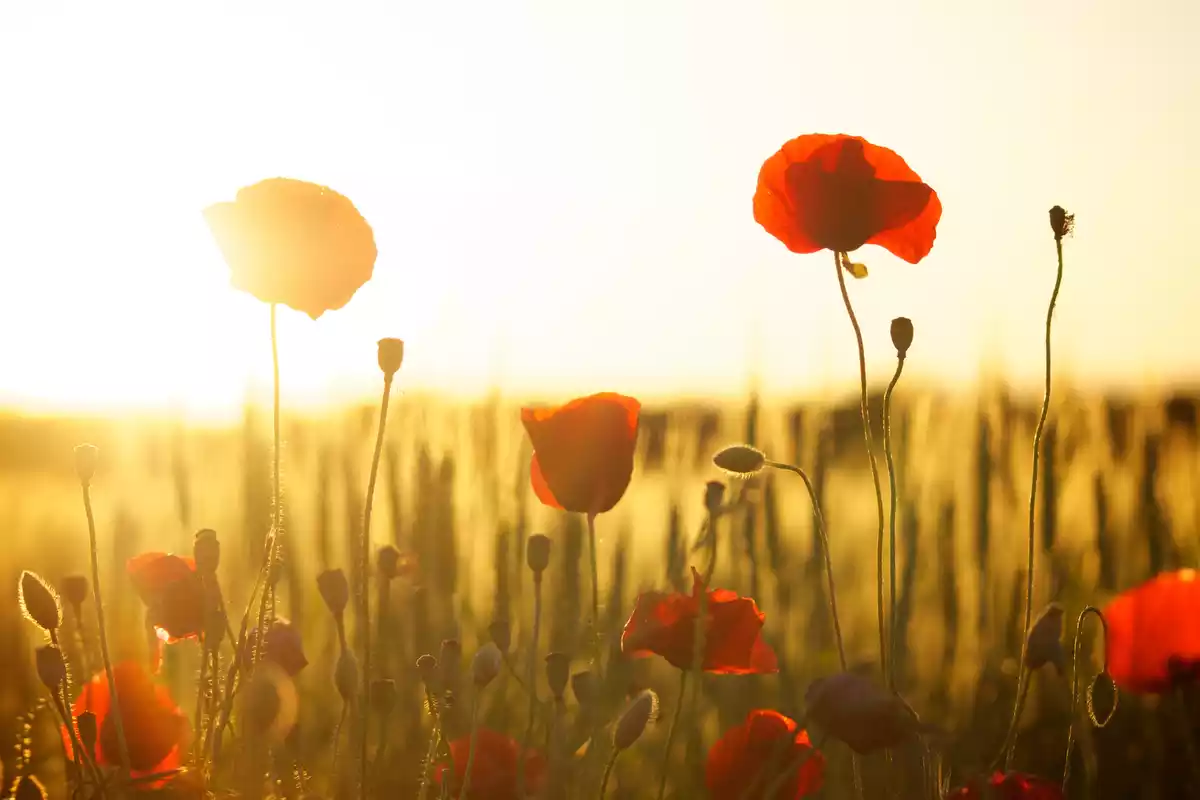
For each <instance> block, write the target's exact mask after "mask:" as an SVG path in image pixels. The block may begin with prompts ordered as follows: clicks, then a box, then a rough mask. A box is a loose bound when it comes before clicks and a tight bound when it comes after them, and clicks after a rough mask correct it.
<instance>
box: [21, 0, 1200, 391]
mask: <svg viewBox="0 0 1200 800" xmlns="http://www.w3.org/2000/svg"><path fill="white" fill-rule="evenodd" d="M1198 38H1200V3H1197V2H1195V1H1194V0H1146V1H1145V2H1139V3H1136V4H1134V3H1129V2H1128V1H1127V0H1059V1H1058V2H1053V3H1047V2H1045V1H1044V0H1003V1H1001V0H995V1H994V2H983V0H979V2H968V3H964V2H961V0H942V1H941V2H917V0H907V1H906V2H895V0H874V1H873V2H857V3H853V2H840V3H830V2H807V1H805V0H778V1H777V2H767V0H742V2H736V3H731V2H728V1H727V0H602V1H596V0H593V1H592V2H586V3H585V2H576V1H575V0H526V1H525V2H521V0H504V2H496V1H495V0H477V1H476V2H428V1H427V0H421V1H420V2H408V1H407V0H406V1H405V2H400V0H387V1H381V2H377V3H365V2H352V1H351V0H339V2H337V3H329V2H320V3H317V2H298V1H297V0H292V1H291V2H285V3H271V4H268V3H260V2H237V3H217V2H211V1H210V0H205V1H204V2H199V1H196V2H186V3H184V2H178V3H174V2H173V3H162V2H145V3H130V2H124V1H123V0H106V2H103V3H97V2H92V1H91V0H87V1H86V2H85V1H84V0H75V1H73V2H68V1H67V0H58V2H36V1H35V0H5V2H3V3H0V276H2V278H3V282H2V284H0V285H2V287H3V288H2V289H0V300H2V301H3V307H2V312H0V343H2V344H0V403H19V404H26V405H32V406H36V407H40V408H49V407H53V408H66V407H70V408H80V407H82V408H97V407H104V408H109V407H114V406H121V405H125V406H129V405H134V406H137V407H166V408H176V409H186V410H188V411H192V412H209V411H212V410H214V409H220V408H232V407H235V406H236V405H237V404H240V403H241V402H242V400H243V398H244V397H245V392H246V391H247V386H252V387H253V389H254V391H255V392H259V391H261V390H262V389H263V387H264V384H265V381H266V380H268V379H269V375H270V349H269V342H268V335H267V332H268V328H267V325H268V322H267V320H268V316H267V309H266V307H265V306H262V305H261V304H259V303H258V302H256V301H255V300H253V299H252V298H250V297H248V296H244V295H241V294H240V293H238V292H235V291H234V290H232V289H231V288H229V286H228V273H227V271H226V268H225V266H224V264H223V262H222V261H221V259H220V257H219V255H218V253H217V251H216V248H215V246H214V245H213V244H212V242H211V241H210V239H209V237H208V234H207V230H206V228H205V226H204V223H203V222H202V219H201V216H200V211H201V209H202V208H203V207H204V206H206V205H207V204H209V203H211V202H214V201H218V200H224V199H232V197H233V195H234V193H235V191H236V190H237V188H238V187H240V186H243V185H245V184H249V183H253V182H255V181H257V180H259V179H261V178H265V177H273V176H278V175H283V176H289V177H296V178H301V179H305V180H311V181H315V182H318V183H324V184H327V185H330V186H332V187H334V188H335V189H337V190H338V191H340V192H342V193H343V194H346V195H347V196H349V197H350V198H351V199H352V200H353V201H354V202H355V203H356V204H357V205H358V207H359V209H360V210H361V211H362V212H363V213H364V215H365V216H366V217H367V219H368V220H369V221H370V222H371V223H372V225H373V226H374V228H375V231H376V238H377V241H378V243H379V250H380V256H379V261H378V263H377V266H376V277H375V278H374V280H373V281H372V282H370V283H368V284H367V285H366V286H365V287H363V288H362V289H361V290H360V291H359V293H358V295H357V296H356V297H355V299H354V300H353V301H352V302H351V303H350V304H349V305H348V306H347V307H346V308H345V309H343V310H341V311H336V312H332V313H329V314H327V315H325V316H324V317H322V318H321V319H320V320H318V321H317V322H312V321H310V320H309V319H308V318H307V317H304V316H303V315H301V314H298V313H295V312H290V311H289V312H286V313H284V314H282V319H281V323H280V327H281V349H282V355H281V358H282V362H283V374H284V393H285V398H288V400H289V402H300V401H304V402H314V403H324V402H329V401H332V400H337V399H342V398H344V397H346V396H348V395H353V394H357V393H359V392H360V391H365V390H373V389H374V388H375V386H376V384H377V383H378V380H379V376H378V373H377V368H376V367H375V353H374V350H375V346H374V342H375V340H376V339H377V338H379V337H380V336H399V337H401V338H403V339H405V340H406V342H407V352H408V356H407V361H406V364H405V367H404V369H403V371H402V374H401V379H402V381H403V383H404V384H405V385H406V386H408V387H428V388H433V389H443V390H454V391H478V390H482V389H484V388H485V387H487V386H489V385H493V384H496V385H499V386H500V387H501V388H503V389H504V390H505V391H506V392H512V393H521V394H524V393H528V392H539V393H541V392H548V393H553V394H555V395H564V394H570V393H574V392H585V391H592V390H597V389H614V390H619V391H624V392H629V393H638V394H643V395H657V394H667V393H674V392H688V393H722V394H737V393H740V392H744V391H745V390H746V389H747V387H748V386H749V384H750V375H751V374H752V373H758V374H760V375H761V376H762V381H761V385H762V386H763V387H764V388H765V389H767V390H769V391H770V390H777V391H797V390H799V391H806V392H818V391H824V390H826V389H828V388H832V387H838V388H841V387H843V386H847V385H853V381H854V380H855V379H856V374H857V370H856V366H855V362H854V344H853V339H852V335H851V331H850V327H849V324H848V322H847V321H846V319H845V316H844V311H843V309H842V307H841V304H840V298H839V296H838V294H837V289H836V280H835V276H834V271H833V264H832V257H831V256H830V255H829V254H828V253H823V254H816V255H812V256H795V255H792V254H790V253H788V252H787V251H786V249H785V248H784V247H783V245H781V244H780V243H778V242H777V241H776V240H774V239H773V238H771V237H770V236H769V235H768V234H766V233H765V232H764V231H763V230H762V229H761V228H759V227H758V225H757V224H756V223H755V222H754V219H753V217H752V215H751V205H750V201H751V197H752V195H753V192H754V184H755V179H756V176H757V172H758V168H759V166H760V165H761V163H762V161H763V160H764V159H765V158H767V157H768V156H769V155H770V154H771V153H772V152H773V151H774V150H776V149H777V148H778V146H779V145H780V144H781V143H782V142H783V141H785V140H786V139H788V138H791V137H793V136H796V135H799V134H801V133H806V132H846V133H854V134H858V135H862V136H865V137H867V138H868V139H870V140H872V141H874V142H876V143H879V144H883V145H886V146H888V147H891V148H892V149H894V150H896V151H897V152H899V153H900V154H901V155H902V156H904V158H905V159H906V160H907V161H908V163H909V164H910V165H911V166H912V167H913V168H914V169H915V170H916V171H917V172H918V173H920V174H921V176H922V177H923V178H924V179H925V180H926V181H927V182H928V183H929V184H931V185H932V186H933V187H934V188H935V189H936V190H937V191H938V193H939V194H940V195H941V198H942V202H943V205H944V207H945V214H944V216H943V219H942V223H941V226H940V227H939V231H938V241H937V244H936V245H935V247H934V250H933V253H932V255H931V256H930V257H929V258H927V259H926V260H925V261H923V262H922V263H921V264H919V265H917V266H910V265H907V264H905V263H903V262H901V261H899V260H898V259H896V258H894V257H892V256H891V255H890V254H888V253H886V252H884V251H882V250H879V249H878V248H874V247H867V248H864V249H863V250H861V251H859V253H858V257H857V258H856V260H860V261H865V262H866V263H867V265H868V266H869V267H870V269H871V276H870V277H869V278H868V279H867V280H865V281H861V282H856V283H854V284H852V286H851V291H852V294H853V297H854V300H855V304H856V307H857V310H858V312H859V314H860V318H861V319H862V321H863V324H864V328H865V329H866V335H867V348H868V351H869V353H871V355H872V360H871V363H870V369H871V370H872V371H873V372H874V373H875V374H876V376H877V377H878V378H880V379H881V380H882V379H886V377H887V373H890V370H891V357H892V355H893V353H892V348H891V345H890V343H889V340H888V333H887V331H888V322H889V320H890V319H891V318H892V317H893V316H897V315H905V316H909V317H911V318H912V319H913V320H914V322H915V324H916V330H917V334H916V344H915V345H914V347H913V350H912V353H911V355H910V359H909V369H910V370H911V371H912V372H913V373H914V374H918V375H924V376H925V377H927V378H937V379H941V380H950V381H964V380H966V381H970V380H974V379H976V378H977V377H978V376H979V375H980V374H981V365H982V364H983V363H984V362H987V363H988V364H990V365H992V366H991V368H992V369H993V370H998V371H1000V372H1001V373H1002V374H1003V375H1004V376H1006V377H1009V378H1011V379H1014V380H1018V381H1023V380H1027V379H1035V378H1036V376H1037V375H1038V373H1039V372H1040V370H1041V368H1042V364H1041V344H1040V340H1041V325H1042V321H1043V316H1044V314H1045V303H1046V300H1047V297H1048V294H1049V291H1050V288H1051V284H1052V281H1053V268H1054V261H1053V259H1054V247H1053V240H1052V236H1051V233H1050V229H1049V224H1048V222H1047V216H1046V210H1047V209H1048V208H1049V207H1050V206H1051V205H1053V204H1055V203H1061V204H1062V205H1064V206H1066V207H1067V208H1068V210H1070V211H1073V212H1075V213H1076V215H1077V222H1078V224H1077V228H1078V231H1077V233H1076V235H1075V237H1074V239H1071V240H1068V242H1067V277H1066V280H1065V284H1064V290H1063V296H1062V302H1061V305H1060V312H1059V315H1058V316H1057V318H1056V329H1055V331H1056V332H1055V344H1056V347H1057V352H1058V353H1060V354H1061V358H1062V361H1061V362H1060V363H1063V365H1064V366H1063V369H1064V375H1066V376H1067V377H1069V378H1070V379H1071V380H1075V381H1079V382H1091V381H1096V382H1100V381H1115V380H1127V381H1130V380H1131V381H1146V380H1151V381H1165V380H1173V379H1178V378H1180V377H1184V376H1196V375H1198V374H1200V354H1198V353H1197V350H1196V346H1195V340H1196V328H1197V322H1196V305H1195V304H1196V301H1197V300H1198V299H1200V273H1198V271H1197V269H1196V267H1197V266H1200V264H1198V263H1197V256H1196V254H1195V253H1196V251H1195V246H1194V240H1193V237H1194V234H1195V231H1196V229H1197V220H1198V218H1200V199H1198V197H1200V195H1197V190H1196V187H1197V186H1198V185H1200V146H1198V143H1200V59H1198V58H1196V57H1195V49H1194V48H1195V42H1196V41H1197V39H1198Z"/></svg>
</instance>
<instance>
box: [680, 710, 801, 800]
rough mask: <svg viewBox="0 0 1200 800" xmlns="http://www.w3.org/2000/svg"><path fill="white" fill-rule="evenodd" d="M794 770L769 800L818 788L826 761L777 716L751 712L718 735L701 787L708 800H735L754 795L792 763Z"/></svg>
mask: <svg viewBox="0 0 1200 800" xmlns="http://www.w3.org/2000/svg"><path fill="white" fill-rule="evenodd" d="M800 758H804V759H805V760H804V762H803V763H802V764H801V765H800V767H799V769H795V770H794V774H793V775H792V777H791V778H790V779H789V780H788V781H787V782H786V783H784V784H783V786H781V787H780V788H779V790H778V791H776V792H775V793H774V794H772V795H771V797H770V800H796V798H800V797H805V796H807V795H809V794H812V793H813V792H815V791H817V790H818V789H820V788H821V784H822V783H823V782H824V780H825V756H823V755H822V754H821V752H820V751H819V750H815V749H813V746H812V742H810V741H809V739H808V732H807V731H804V730H797V726H796V723H795V721H794V720H791V719H789V718H788V717H785V716H784V715H783V714H780V713H779V712H778V711H767V710H765V709H758V710H755V711H751V712H750V714H749V716H747V717H746V721H745V722H743V723H742V724H741V725H739V726H737V727H736V728H730V729H729V730H727V731H725V733H724V734H722V735H721V738H720V739H718V740H717V741H716V743H715V744H714V745H713V746H712V748H711V749H710V750H709V751H708V761H707V762H706V763H705V766H704V783H705V785H706V786H707V787H708V792H709V795H710V796H711V797H712V800H739V798H742V797H745V796H747V792H748V791H749V790H750V789H751V788H752V787H755V786H757V787H758V792H759V793H758V794H755V795H754V796H755V797H759V796H761V792H762V791H764V790H765V789H766V788H767V787H769V786H770V785H771V782H772V781H774V780H776V778H777V777H778V776H779V775H780V774H781V773H782V772H783V771H784V770H786V769H789V768H791V767H792V766H793V765H794V764H795V763H796V761H797V760H799V759H800Z"/></svg>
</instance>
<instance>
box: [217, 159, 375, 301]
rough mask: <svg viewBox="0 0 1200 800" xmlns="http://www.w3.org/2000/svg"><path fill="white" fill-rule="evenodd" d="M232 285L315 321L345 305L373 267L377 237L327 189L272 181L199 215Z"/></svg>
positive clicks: (249, 188)
mask: <svg viewBox="0 0 1200 800" xmlns="http://www.w3.org/2000/svg"><path fill="white" fill-rule="evenodd" d="M204 219H205V221H206V222H208V227H209V229H210V230H211V231H212V235H213V238H214V239H216V241H217V245H218V246H219V247H220V248H221V254H222V255H223V256H224V257H225V263H226V264H228V265H229V271H230V278H231V281H232V283H233V285H234V287H236V288H238V289H241V290H242V291H245V292H249V293H250V294H252V295H254V296H255V297H257V298H258V299H259V300H262V301H263V302H264V303H283V304H284V305H287V306H291V307H292V308H294V309H296V310H297V311H303V312H304V313H305V314H308V315H309V316H310V317H312V318H313V319H316V318H317V317H319V316H321V315H322V314H323V313H325V312H326V311H332V310H334V309H338V308H341V307H342V306H344V305H346V303H348V302H350V298H351V297H353V296H354V293H355V292H356V291H358V288H359V287H360V286H362V285H363V284H364V283H366V282H367V281H368V280H370V278H371V273H372V272H373V271H374V268H375V257H376V255H378V251H377V249H376V247H375V235H374V233H373V232H372V231H371V226H370V225H368V224H367V221H366V220H365V219H363V216H362V214H360V213H358V209H356V208H355V207H354V204H353V203H351V202H350V201H349V200H348V199H346V198H345V197H343V196H342V195H340V194H338V193H337V192H335V191H334V190H333V189H330V188H328V187H326V186H319V185H317V184H315V183H307V182H305V181H298V180H294V179H292V178H270V179H268V180H265V181H260V182H259V183H256V184H254V185H253V186H247V187H245V188H244V189H239V190H238V193H237V199H236V200H235V201H234V202H232V203H217V204H215V205H212V206H209V207H208V208H206V209H205V210H204Z"/></svg>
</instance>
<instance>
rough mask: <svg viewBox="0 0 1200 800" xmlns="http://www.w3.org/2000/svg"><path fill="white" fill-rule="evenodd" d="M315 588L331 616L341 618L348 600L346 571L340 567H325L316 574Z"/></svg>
mask: <svg viewBox="0 0 1200 800" xmlns="http://www.w3.org/2000/svg"><path fill="white" fill-rule="evenodd" d="M317 590H318V591H320V592H321V599H322V600H324V601H325V607H326V608H328V609H329V610H330V611H331V612H332V613H333V616H335V617H337V618H338V619H341V617H342V614H343V613H345V611H346V604H347V603H349V602H350V584H349V583H348V582H347V581H346V573H344V572H342V571H341V570H340V569H327V570H325V571H324V572H322V573H321V574H320V575H318V576H317Z"/></svg>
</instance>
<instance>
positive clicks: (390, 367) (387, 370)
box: [379, 339, 404, 378]
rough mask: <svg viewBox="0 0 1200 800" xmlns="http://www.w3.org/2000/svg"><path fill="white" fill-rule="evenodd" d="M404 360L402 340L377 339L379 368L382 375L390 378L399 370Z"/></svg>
mask: <svg viewBox="0 0 1200 800" xmlns="http://www.w3.org/2000/svg"><path fill="white" fill-rule="evenodd" d="M403 361H404V342H402V341H401V340H399V339H380V340H379V368H380V369H381V370H383V374H384V376H386V377H388V378H391V377H392V376H393V375H395V374H396V373H397V372H398V371H399V370H400V364H401V363H402V362H403Z"/></svg>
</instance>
